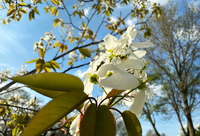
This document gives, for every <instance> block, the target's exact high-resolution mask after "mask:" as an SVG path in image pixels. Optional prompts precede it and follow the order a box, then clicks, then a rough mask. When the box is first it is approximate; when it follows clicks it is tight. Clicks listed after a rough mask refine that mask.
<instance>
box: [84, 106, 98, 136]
mask: <svg viewBox="0 0 200 136" xmlns="http://www.w3.org/2000/svg"><path fill="white" fill-rule="evenodd" d="M96 118H97V107H96V105H95V104H94V103H92V104H90V106H89V107H88V108H87V110H86V112H85V115H84V116H83V119H82V120H81V124H80V136H94V133H95V126H96Z"/></svg>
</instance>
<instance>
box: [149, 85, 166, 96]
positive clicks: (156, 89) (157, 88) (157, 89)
mask: <svg viewBox="0 0 200 136" xmlns="http://www.w3.org/2000/svg"><path fill="white" fill-rule="evenodd" d="M150 88H151V90H152V91H153V93H155V94H156V95H158V96H163V94H162V91H161V88H162V85H157V86H155V85H151V86H150Z"/></svg>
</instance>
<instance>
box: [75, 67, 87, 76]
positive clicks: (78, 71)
mask: <svg viewBox="0 0 200 136" xmlns="http://www.w3.org/2000/svg"><path fill="white" fill-rule="evenodd" d="M86 72H87V70H80V69H79V70H77V71H76V73H75V75H76V76H78V77H79V78H83V77H84V74H85V73H86Z"/></svg>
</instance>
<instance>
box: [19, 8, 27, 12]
mask: <svg viewBox="0 0 200 136" xmlns="http://www.w3.org/2000/svg"><path fill="white" fill-rule="evenodd" d="M19 10H20V11H21V12H23V13H27V11H26V10H24V9H23V8H19Z"/></svg>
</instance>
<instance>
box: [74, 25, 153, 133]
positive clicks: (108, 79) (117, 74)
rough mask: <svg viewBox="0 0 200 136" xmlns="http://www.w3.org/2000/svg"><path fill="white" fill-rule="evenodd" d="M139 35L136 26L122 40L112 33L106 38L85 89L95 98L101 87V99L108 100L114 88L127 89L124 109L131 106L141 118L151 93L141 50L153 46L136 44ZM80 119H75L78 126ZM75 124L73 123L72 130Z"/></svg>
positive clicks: (130, 28) (93, 64)
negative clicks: (147, 96)
mask: <svg viewBox="0 0 200 136" xmlns="http://www.w3.org/2000/svg"><path fill="white" fill-rule="evenodd" d="M136 35H137V31H136V29H135V26H130V27H128V28H127V31H126V32H125V33H124V34H123V35H122V36H121V37H120V39H119V40H118V39H117V38H116V37H114V36H112V35H110V34H108V35H107V36H105V38H104V39H103V40H104V42H103V43H100V44H99V49H100V50H101V51H100V52H99V54H98V55H96V56H95V57H94V58H93V61H92V62H91V63H90V67H89V69H88V72H87V73H86V74H85V75H84V79H85V81H84V87H85V88H84V90H85V92H86V93H87V94H88V95H89V96H92V91H93V84H99V86H100V87H102V88H103V90H104V93H103V95H102V96H101V97H100V99H101V100H103V99H104V98H106V94H108V93H109V92H110V91H111V90H113V89H114V90H124V95H123V96H125V97H124V100H123V102H122V103H123V104H124V105H125V106H131V108H130V109H129V110H130V111H131V112H133V113H134V114H135V115H136V116H137V117H138V118H139V117H140V115H141V112H142V108H143V106H144V103H145V102H146V101H147V99H146V93H147V92H148V91H146V90H145V89H146V88H145V87H146V82H145V81H146V80H147V73H146V66H145V63H146V60H145V59H143V56H144V55H145V54H146V51H145V50H141V49H140V48H148V47H150V46H153V44H152V43H151V42H140V43H133V42H132V41H133V39H134V38H135V36H136ZM139 49H140V50H139ZM103 50H104V52H102V51H103ZM126 96H127V97H126ZM98 99H99V98H98ZM98 99H97V101H98ZM127 100H128V102H127ZM106 102H108V101H104V102H103V103H104V104H107V103H106ZM77 120H78V119H76V120H75V122H76V124H77V122H78V121H77ZM79 121H80V120H79ZM75 122H73V128H74V123H75ZM73 128H72V127H71V128H70V131H71V132H74V133H73V134H75V132H77V131H76V130H74V129H73ZM76 129H77V127H76ZM73 134H72V135H73Z"/></svg>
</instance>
